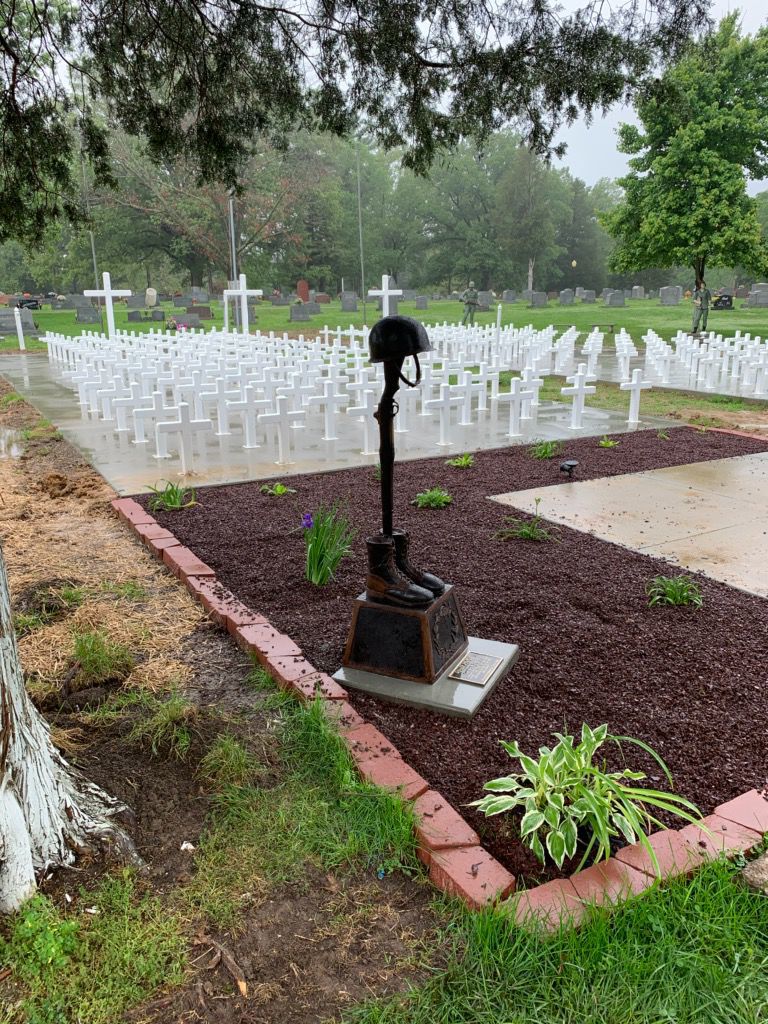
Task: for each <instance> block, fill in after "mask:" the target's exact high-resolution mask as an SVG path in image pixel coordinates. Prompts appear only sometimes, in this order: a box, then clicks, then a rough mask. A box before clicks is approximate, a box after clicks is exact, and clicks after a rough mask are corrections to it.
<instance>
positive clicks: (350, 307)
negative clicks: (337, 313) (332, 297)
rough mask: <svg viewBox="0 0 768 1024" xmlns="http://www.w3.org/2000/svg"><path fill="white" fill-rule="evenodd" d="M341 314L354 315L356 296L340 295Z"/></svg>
mask: <svg viewBox="0 0 768 1024" xmlns="http://www.w3.org/2000/svg"><path fill="white" fill-rule="evenodd" d="M341 312H342V313H356V312H357V296H356V295H342V296H341Z"/></svg>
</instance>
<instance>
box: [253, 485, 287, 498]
mask: <svg viewBox="0 0 768 1024" xmlns="http://www.w3.org/2000/svg"><path fill="white" fill-rule="evenodd" d="M261 493H262V494H268V495H269V497H270V498H282V496H283V495H284V494H295V493H296V491H295V490H294V489H293V487H286V486H285V484H281V483H279V482H278V483H276V484H263V485H262V487H261Z"/></svg>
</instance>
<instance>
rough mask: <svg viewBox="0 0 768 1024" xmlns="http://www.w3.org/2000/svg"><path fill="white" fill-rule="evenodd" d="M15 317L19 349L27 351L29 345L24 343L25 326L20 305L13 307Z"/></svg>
mask: <svg viewBox="0 0 768 1024" xmlns="http://www.w3.org/2000/svg"><path fill="white" fill-rule="evenodd" d="M13 319H14V320H15V321H16V337H17V338H18V339H19V349H20V350H21V351H22V352H26V351H27V346H26V345H25V344H24V328H23V327H22V326H21V310H20V309H19V307H18V306H14V307H13Z"/></svg>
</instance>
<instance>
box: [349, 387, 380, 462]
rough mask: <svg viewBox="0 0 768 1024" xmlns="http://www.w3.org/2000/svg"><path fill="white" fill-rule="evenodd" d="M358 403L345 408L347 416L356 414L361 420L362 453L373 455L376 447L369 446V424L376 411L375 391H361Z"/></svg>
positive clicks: (370, 442) (370, 424)
mask: <svg viewBox="0 0 768 1024" xmlns="http://www.w3.org/2000/svg"><path fill="white" fill-rule="evenodd" d="M358 401H359V402H360V405H355V406H351V407H349V408H348V409H347V415H348V416H358V417H359V418H360V419H361V420H362V421H363V450H362V454H363V455H374V454H375V453H376V449H375V448H372V447H371V444H372V441H371V426H372V421H373V414H374V413H375V411H376V392H375V391H370V390H366V391H363V395H362V398H361V399H358Z"/></svg>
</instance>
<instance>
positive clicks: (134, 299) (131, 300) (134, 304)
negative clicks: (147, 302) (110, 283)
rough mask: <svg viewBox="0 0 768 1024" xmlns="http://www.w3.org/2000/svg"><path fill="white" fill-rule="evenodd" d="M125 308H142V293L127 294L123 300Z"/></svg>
mask: <svg viewBox="0 0 768 1024" xmlns="http://www.w3.org/2000/svg"><path fill="white" fill-rule="evenodd" d="M125 308H126V309H144V296H143V295H128V296H127V297H126V300H125Z"/></svg>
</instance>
